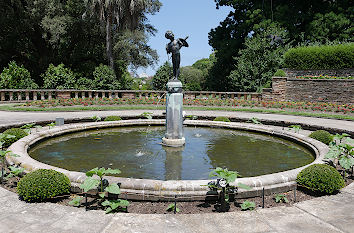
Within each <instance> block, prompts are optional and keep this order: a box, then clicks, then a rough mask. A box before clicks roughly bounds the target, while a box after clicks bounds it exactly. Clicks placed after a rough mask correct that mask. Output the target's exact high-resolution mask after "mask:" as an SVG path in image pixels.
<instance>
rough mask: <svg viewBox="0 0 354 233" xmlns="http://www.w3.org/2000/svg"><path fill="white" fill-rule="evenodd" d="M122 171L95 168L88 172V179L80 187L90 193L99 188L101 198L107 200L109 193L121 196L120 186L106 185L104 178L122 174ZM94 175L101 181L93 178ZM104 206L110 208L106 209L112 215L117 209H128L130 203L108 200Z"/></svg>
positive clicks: (103, 203)
mask: <svg viewBox="0 0 354 233" xmlns="http://www.w3.org/2000/svg"><path fill="white" fill-rule="evenodd" d="M120 173H121V171H120V170H119V169H111V168H108V169H105V168H97V167H96V168H94V169H92V170H90V171H88V172H86V176H87V178H86V179H85V181H84V182H83V183H82V184H81V185H80V188H82V189H83V190H84V192H88V191H89V190H92V189H96V188H98V189H99V191H100V193H99V197H100V198H102V199H105V197H106V194H107V193H111V194H117V195H118V194H120V193H121V192H120V188H119V186H118V184H108V182H107V183H106V184H104V181H105V180H104V179H103V176H105V175H109V174H120ZM93 175H97V176H98V177H99V179H95V178H93ZM101 205H102V206H105V207H107V206H108V208H107V209H106V213H110V212H112V211H113V210H115V209H117V208H118V207H126V206H128V205H129V202H128V201H126V200H121V199H117V200H108V199H106V200H105V201H103V202H102V203H101Z"/></svg>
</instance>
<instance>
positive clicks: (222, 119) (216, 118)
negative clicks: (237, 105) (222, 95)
mask: <svg viewBox="0 0 354 233" xmlns="http://www.w3.org/2000/svg"><path fill="white" fill-rule="evenodd" d="M214 121H223V122H231V121H230V119H229V118H227V117H224V116H218V117H215V119H214Z"/></svg>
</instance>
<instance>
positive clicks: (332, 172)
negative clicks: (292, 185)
mask: <svg viewBox="0 0 354 233" xmlns="http://www.w3.org/2000/svg"><path fill="white" fill-rule="evenodd" d="M296 182H297V183H298V185H301V186H304V187H306V188H308V189H310V190H312V191H317V192H322V193H327V194H332V193H334V192H336V191H337V190H339V189H341V188H343V187H344V185H345V182H344V179H343V177H342V176H341V175H340V174H339V172H338V171H337V170H336V169H335V168H333V167H331V166H329V165H326V164H313V165H311V166H308V167H307V168H305V169H303V170H302V171H301V172H300V173H299V174H298V175H297V178H296Z"/></svg>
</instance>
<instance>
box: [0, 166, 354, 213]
mask: <svg viewBox="0 0 354 233" xmlns="http://www.w3.org/2000/svg"><path fill="white" fill-rule="evenodd" d="M0 168H1V167H0ZM345 181H346V185H349V184H351V183H352V182H353V181H354V180H353V176H350V177H347V178H346V179H345ZM17 182H18V178H17V177H12V178H10V179H8V180H7V181H4V182H3V183H2V184H0V187H2V188H5V189H7V190H9V191H11V192H15V193H16V184H17ZM295 192H296V197H295V195H294V194H295ZM281 194H283V195H285V197H286V198H287V200H288V201H289V202H288V203H284V202H279V203H277V202H276V201H275V197H276V194H271V195H265V196H264V208H272V207H277V206H292V205H294V204H295V203H297V202H301V201H306V200H310V199H313V198H316V197H321V196H326V195H321V194H318V193H315V192H312V191H309V190H307V189H304V188H302V187H298V189H297V190H296V191H295V190H292V191H289V192H286V193H281ZM76 195H77V194H76V193H71V194H68V195H64V196H62V197H56V198H52V199H49V200H47V202H51V203H56V204H59V205H64V206H72V205H70V204H69V202H70V201H71V200H72V198H73V197H75V196H76ZM122 196H123V197H124V195H122ZM123 197H121V198H123ZM295 198H296V200H295ZM98 200H99V199H98V198H97V197H96V196H94V195H88V198H87V201H88V206H87V210H88V211H89V210H102V211H103V210H104V208H103V207H102V206H101V205H100V204H99V202H98ZM244 201H250V202H254V203H255V204H256V208H263V198H262V196H259V197H253V198H242V199H237V198H236V199H235V200H234V201H232V202H230V209H229V212H234V211H242V209H241V206H240V205H241V204H242V203H243V202H244ZM173 203H174V201H173V200H171V201H170V202H153V201H130V203H129V206H128V208H127V210H122V212H128V213H137V214H173V213H174V211H173V210H171V211H168V210H167V209H168V206H169V205H171V204H173ZM176 207H177V208H178V209H179V212H178V213H177V214H202V213H217V212H218V209H219V206H218V204H217V202H216V201H190V202H186V201H184V202H177V205H176ZM72 208H86V206H85V201H84V199H83V200H82V201H81V204H80V206H79V207H72Z"/></svg>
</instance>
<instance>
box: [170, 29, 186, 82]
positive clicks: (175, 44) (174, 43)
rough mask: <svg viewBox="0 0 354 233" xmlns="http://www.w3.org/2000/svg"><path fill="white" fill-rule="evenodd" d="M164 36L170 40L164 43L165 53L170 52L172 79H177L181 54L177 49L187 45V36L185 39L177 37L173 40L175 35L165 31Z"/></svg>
mask: <svg viewBox="0 0 354 233" xmlns="http://www.w3.org/2000/svg"><path fill="white" fill-rule="evenodd" d="M165 37H166V38H167V39H169V40H171V42H170V43H168V44H167V45H166V51H167V54H169V53H171V54H172V65H173V79H172V80H177V79H178V76H179V72H180V68H179V65H180V63H181V55H180V52H179V50H180V49H181V48H182V47H183V46H184V47H188V46H189V45H188V43H187V39H188V36H187V37H186V38H185V39H182V38H178V39H176V40H175V36H174V35H173V32H171V31H167V32H166V34H165Z"/></svg>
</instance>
